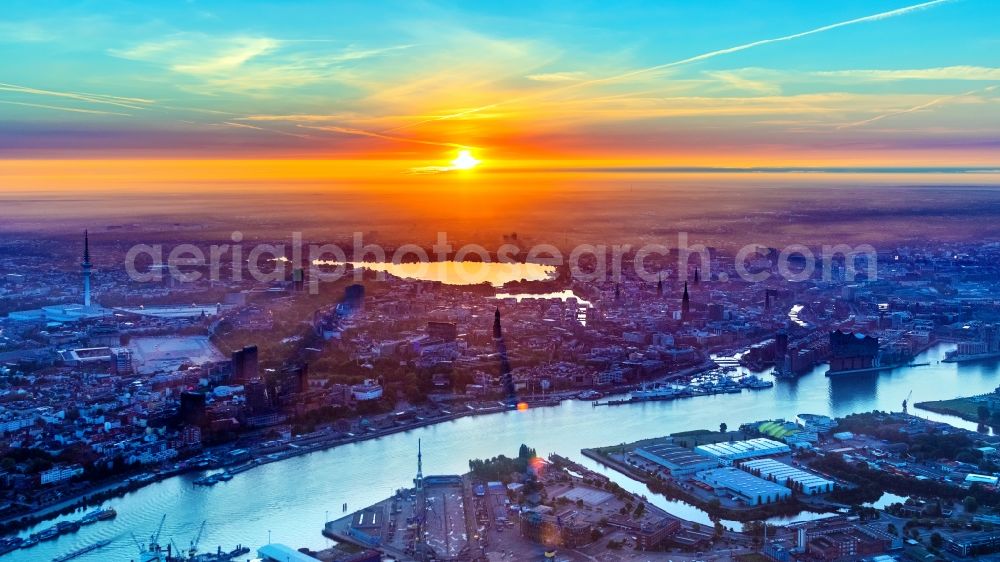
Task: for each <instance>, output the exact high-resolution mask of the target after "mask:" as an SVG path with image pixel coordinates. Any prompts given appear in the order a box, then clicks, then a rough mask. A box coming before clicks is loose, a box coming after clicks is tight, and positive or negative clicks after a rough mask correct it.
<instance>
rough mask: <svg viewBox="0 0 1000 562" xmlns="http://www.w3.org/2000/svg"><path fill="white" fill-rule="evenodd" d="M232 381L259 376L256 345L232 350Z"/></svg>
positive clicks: (244, 380) (245, 380) (250, 379)
mask: <svg viewBox="0 0 1000 562" xmlns="http://www.w3.org/2000/svg"><path fill="white" fill-rule="evenodd" d="M232 360H233V381H235V382H247V381H252V380H256V379H258V378H260V374H259V372H258V366H257V346H256V345H248V346H246V347H244V348H243V349H238V350H236V351H234V352H233V355H232Z"/></svg>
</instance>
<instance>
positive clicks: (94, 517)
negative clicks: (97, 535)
mask: <svg viewBox="0 0 1000 562" xmlns="http://www.w3.org/2000/svg"><path fill="white" fill-rule="evenodd" d="M117 516H118V512H117V511H115V510H114V508H111V507H109V508H106V509H105V508H99V509H95V510H94V511H91V512H90V513H87V514H86V515H84V516H83V517H82V518H80V524H81V525H90V524H93V523H97V522H98V521H107V520H108V519H114V518H115V517H117Z"/></svg>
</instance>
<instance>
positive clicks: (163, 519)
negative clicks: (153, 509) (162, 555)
mask: <svg viewBox="0 0 1000 562" xmlns="http://www.w3.org/2000/svg"><path fill="white" fill-rule="evenodd" d="M166 522H167V514H166V513H164V514H163V517H161V518H160V526H159V527H157V528H156V534H155V535H153V536H152V537H151V538H150V541H149V542H150V543H152V544H156V545H158V544H160V533H161V532H163V524H164V523H166Z"/></svg>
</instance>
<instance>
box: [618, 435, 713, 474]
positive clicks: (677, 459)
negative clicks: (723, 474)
mask: <svg viewBox="0 0 1000 562" xmlns="http://www.w3.org/2000/svg"><path fill="white" fill-rule="evenodd" d="M633 452H634V453H635V454H636V455H638V456H639V457H642V458H644V459H646V460H648V461H650V462H652V463H655V464H657V465H659V466H662V467H663V468H665V469H666V470H667V471H668V472H669V473H670V475H671V476H674V477H682V476H687V475H690V474H694V473H695V472H698V471H699V470H708V469H710V468H716V467H717V466H719V462H718V461H717V460H715V459H711V458H706V457H705V456H704V455H698V454H695V453H692V452H691V449H687V448H684V447H679V446H677V445H674V444H673V442H672V441H671V442H668V443H658V444H655V445H646V446H644V447H639V448H637V449H635V451H633Z"/></svg>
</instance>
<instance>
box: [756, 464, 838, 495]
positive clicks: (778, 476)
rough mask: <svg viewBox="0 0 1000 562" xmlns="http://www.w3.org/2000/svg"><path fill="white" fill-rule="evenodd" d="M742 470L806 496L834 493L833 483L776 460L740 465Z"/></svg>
mask: <svg viewBox="0 0 1000 562" xmlns="http://www.w3.org/2000/svg"><path fill="white" fill-rule="evenodd" d="M740 468H742V469H743V470H746V471H748V472H750V473H751V474H754V475H756V476H760V477H763V478H767V479H769V480H773V481H775V482H777V483H778V484H784V485H785V486H787V487H789V488H791V489H792V490H795V491H797V492H801V493H803V494H806V495H813V494H825V493H826V492H832V491H833V486H834V484H833V482H832V481H831V480H827V479H825V478H820V477H819V476H816V475H815V474H812V473H811V472H806V471H804V470H799V469H798V468H795V467H791V466H788V465H787V464H785V463H781V462H778V461H776V460H774V459H757V460H752V461H746V462H743V463H741V464H740Z"/></svg>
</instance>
